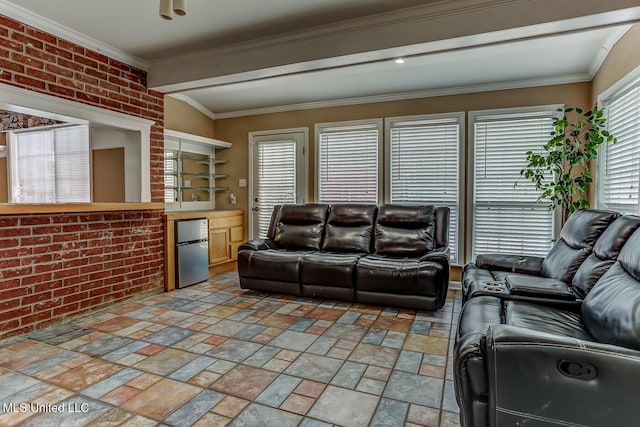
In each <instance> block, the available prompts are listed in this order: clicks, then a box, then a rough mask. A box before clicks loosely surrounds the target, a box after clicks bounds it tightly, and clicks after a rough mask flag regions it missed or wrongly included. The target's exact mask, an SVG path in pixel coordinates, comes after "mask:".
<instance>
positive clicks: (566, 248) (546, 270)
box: [541, 209, 620, 283]
mask: <svg viewBox="0 0 640 427" xmlns="http://www.w3.org/2000/svg"><path fill="white" fill-rule="evenodd" d="M618 216H620V214H618V213H616V212H612V211H604V210H596V209H582V210H579V211H576V212H574V213H573V214H572V215H571V216H570V217H569V219H568V220H567V222H566V223H565V224H564V226H563V227H562V230H561V231H560V239H559V240H558V241H557V242H556V244H555V245H554V246H553V248H551V251H550V252H549V254H548V255H547V256H546V258H545V260H544V261H543V262H542V270H541V271H542V276H543V277H550V278H552V279H556V280H561V281H563V282H565V283H571V281H572V280H573V276H574V275H575V274H576V271H578V268H579V267H580V264H582V262H583V261H584V260H585V259H586V258H587V257H588V256H589V255H590V254H591V251H592V250H593V245H594V244H595V243H596V240H597V239H598V237H600V235H601V234H602V232H603V231H604V230H605V229H606V228H607V227H608V226H609V224H611V223H612V222H613V221H614V220H615V219H616V218H617V217H618Z"/></svg>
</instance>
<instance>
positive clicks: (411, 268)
mask: <svg viewBox="0 0 640 427" xmlns="http://www.w3.org/2000/svg"><path fill="white" fill-rule="evenodd" d="M448 232H449V208H446V207H438V208H436V207H434V206H400V205H381V206H379V207H378V206H376V205H353V204H337V205H327V204H307V205H280V206H276V207H275V209H274V211H273V214H272V217H271V223H270V226H269V230H268V233H267V238H266V239H258V240H252V241H249V242H247V243H245V244H243V245H242V246H240V247H239V248H238V274H239V276H240V286H241V287H242V288H245V289H255V290H261V291H268V292H278V293H286V294H293V295H304V296H308V297H321V298H328V299H337V300H347V301H359V302H364V303H372V304H382V305H387V306H400V307H409V308H416V309H424V310H437V309H439V308H441V307H442V306H443V304H444V302H445V299H446V295H447V289H448V286H449V247H448V244H449V242H448Z"/></svg>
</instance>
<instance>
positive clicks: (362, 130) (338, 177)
mask: <svg viewBox="0 0 640 427" xmlns="http://www.w3.org/2000/svg"><path fill="white" fill-rule="evenodd" d="M380 128H381V126H380V121H377V120H376V121H368V122H360V123H352V124H350V123H349V122H345V123H342V124H320V125H317V129H318V131H317V135H318V138H317V144H318V151H317V156H318V163H317V165H318V166H317V176H318V177H317V183H318V194H317V195H316V199H317V200H318V202H320V203H341V202H343V203H346V202H350V203H378V200H379V197H378V184H379V173H380V172H379V169H380V166H379V164H378V163H379V162H378V159H379V145H380Z"/></svg>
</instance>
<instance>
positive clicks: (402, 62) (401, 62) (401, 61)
mask: <svg viewBox="0 0 640 427" xmlns="http://www.w3.org/2000/svg"><path fill="white" fill-rule="evenodd" d="M393 62H395V63H396V64H404V59H402V58H398V59H396V60H395V61H393Z"/></svg>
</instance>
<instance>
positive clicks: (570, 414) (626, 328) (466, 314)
mask: <svg viewBox="0 0 640 427" xmlns="http://www.w3.org/2000/svg"><path fill="white" fill-rule="evenodd" d="M483 281H486V282H489V285H483V284H482V282H483ZM519 286H520V288H519ZM463 293H464V304H463V307H462V312H461V315H460V319H459V324H458V331H457V336H456V344H455V348H454V380H455V388H456V397H457V400H458V404H459V406H460V410H461V413H460V419H461V423H462V425H463V426H466V427H471V426H473V427H480V426H483V427H484V426H511V425H535V426H552V425H553V426H557V425H567V426H569V425H571V426H574V425H580V426H582V425H585V426H614V425H615V426H627V425H628V426H631V425H637V424H638V414H640V412H639V410H638V408H637V397H638V392H640V386H639V385H638V381H637V379H638V378H640V218H639V217H637V216H634V215H625V216H620V215H619V214H617V213H615V212H609V211H598V210H584V211H579V212H577V213H575V214H574V215H573V216H572V217H570V218H569V220H568V221H567V223H566V224H565V226H564V227H563V229H562V231H561V237H560V239H559V240H558V242H556V244H555V245H554V247H553V248H552V250H551V251H550V253H549V254H548V255H547V257H545V258H530V257H512V256H500V255H490V256H486V257H478V259H477V260H476V262H475V263H473V264H469V265H467V266H466V267H465V269H464V272H463Z"/></svg>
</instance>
